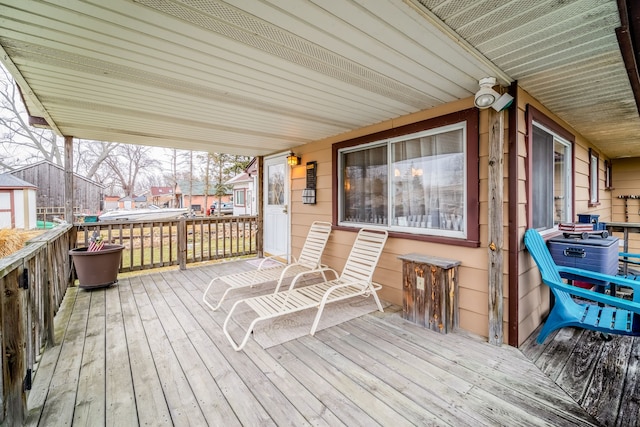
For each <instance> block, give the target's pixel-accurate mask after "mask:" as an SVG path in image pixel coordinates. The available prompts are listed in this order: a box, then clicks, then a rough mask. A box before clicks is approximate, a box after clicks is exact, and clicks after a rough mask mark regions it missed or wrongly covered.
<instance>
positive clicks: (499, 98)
mask: <svg viewBox="0 0 640 427" xmlns="http://www.w3.org/2000/svg"><path fill="white" fill-rule="evenodd" d="M478 83H479V84H480V90H479V91H477V92H476V96H475V97H474V99H473V103H474V104H475V105H476V107H478V108H479V109H481V110H484V109H485V108H489V107H491V108H493V109H494V110H496V111H502V110H505V109H507V108H509V106H510V105H511V103H512V102H513V96H511V95H509V94H508V93H504V94H502V95H500V94H499V93H498V92H496V91H495V90H493V87H494V86H495V85H496V78H495V77H485V78H483V79H480V81H479V82H478Z"/></svg>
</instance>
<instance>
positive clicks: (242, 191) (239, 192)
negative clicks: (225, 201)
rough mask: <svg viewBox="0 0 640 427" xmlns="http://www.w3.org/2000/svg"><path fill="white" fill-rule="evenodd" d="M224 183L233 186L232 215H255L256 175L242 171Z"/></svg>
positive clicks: (256, 211)
mask: <svg viewBox="0 0 640 427" xmlns="http://www.w3.org/2000/svg"><path fill="white" fill-rule="evenodd" d="M225 184H226V185H230V186H232V187H233V190H232V191H233V215H257V213H258V209H257V204H256V193H255V189H256V188H257V185H258V184H257V176H255V175H254V176H251V175H249V174H248V173H247V172H243V173H241V174H239V175H236V176H234V177H233V178H231V179H230V180H229V181H227V182H225Z"/></svg>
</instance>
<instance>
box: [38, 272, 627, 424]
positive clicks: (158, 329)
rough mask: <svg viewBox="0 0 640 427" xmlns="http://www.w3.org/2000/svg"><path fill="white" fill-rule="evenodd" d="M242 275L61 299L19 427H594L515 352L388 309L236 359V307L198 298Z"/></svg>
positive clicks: (130, 285) (193, 276) (191, 276)
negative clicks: (232, 321)
mask: <svg viewBox="0 0 640 427" xmlns="http://www.w3.org/2000/svg"><path fill="white" fill-rule="evenodd" d="M250 268H252V267H251V266H250V265H249V264H248V263H246V262H244V261H243V262H227V263H220V264H216V265H208V266H202V267H197V268H189V269H188V270H186V271H179V270H164V271H161V272H151V273H149V274H142V275H138V276H131V277H128V278H120V280H119V284H118V285H116V286H112V287H110V288H107V289H101V290H92V291H86V290H81V289H70V290H69V292H68V294H67V296H66V297H65V302H64V304H63V308H62V309H61V311H60V315H59V317H58V318H56V322H61V323H62V325H57V328H59V330H62V331H64V333H63V334H62V333H61V334H60V335H61V336H62V335H64V341H61V343H60V344H59V345H58V346H55V347H52V348H51V349H48V350H47V351H46V352H45V354H44V355H43V358H42V361H41V363H40V366H39V369H38V371H37V373H36V375H35V378H34V389H33V390H32V392H31V395H30V396H29V408H30V413H29V421H30V423H29V424H30V425H41V426H52V425H53V426H57V425H86V424H91V425H92V426H93V425H97V426H99V425H117V426H129V425H132V426H136V425H175V426H183V425H185V426H186V425H225V426H227V425H229V426H232V425H247V426H252V425H260V426H268V425H291V426H304V425H318V426H340V425H345V426H351V425H392V426H394V427H395V426H398V427H399V426H402V425H453V426H474V427H475V426H483V425H486V426H492V425H498V424H501V425H512V426H517V425H522V426H524V425H540V426H554V425H567V424H571V425H584V426H590V425H597V422H596V421H595V419H594V418H592V417H591V416H590V415H589V414H587V413H586V411H584V410H583V409H582V408H581V407H580V406H579V405H578V404H577V403H576V402H574V401H573V400H571V399H570V398H569V397H568V395H567V393H565V392H564V391H563V390H562V389H560V387H558V386H556V385H555V384H554V383H553V381H552V380H551V379H550V378H549V377H548V376H546V375H545V374H543V373H542V371H541V370H540V369H538V368H537V367H535V365H534V364H533V362H531V361H529V360H528V359H527V358H526V357H524V356H523V355H522V353H521V352H520V351H519V350H517V349H514V348H511V347H508V346H503V347H495V346H491V345H489V344H487V343H486V342H484V341H483V340H482V339H479V338H478V337H475V336H472V335H469V334H466V333H464V332H460V331H458V332H455V333H450V334H447V335H441V334H438V333H436V332H433V331H430V330H428V329H425V328H422V327H420V326H418V325H415V324H413V323H410V322H407V321H406V320H404V319H402V318H401V316H400V314H399V312H398V310H399V308H398V307H395V306H391V307H389V309H387V311H386V312H385V313H379V312H373V313H372V314H369V315H366V316H363V317H360V318H358V319H355V320H351V321H348V322H345V323H342V324H340V325H337V326H334V327H331V328H327V329H324V330H322V331H319V332H318V333H317V334H316V336H313V337H312V336H309V335H307V336H304V337H302V338H298V339H295V340H291V341H288V342H286V343H284V344H280V345H276V346H273V347H271V348H269V349H267V350H264V349H263V348H262V347H261V346H260V345H259V344H258V343H257V342H256V341H254V340H253V339H250V340H249V342H248V343H247V345H246V347H245V350H244V351H241V352H235V351H234V350H233V349H232V348H231V346H230V345H229V343H228V342H227V340H226V338H225V336H224V334H223V332H222V323H223V322H224V318H225V316H226V312H225V310H226V309H228V308H229V307H230V305H231V303H232V301H233V299H234V298H236V297H233V296H232V297H230V300H229V302H227V303H225V305H224V306H223V309H222V310H219V311H217V312H213V311H211V310H210V309H209V308H208V307H207V306H206V305H205V304H204V303H203V302H202V294H203V292H204V289H205V288H206V285H207V284H208V283H209V281H210V280H211V278H212V277H215V276H216V275H223V274H228V273H229V272H234V271H246V270H248V269H250ZM265 289H268V286H267V287H266V288H256V289H253V290H249V294H255V293H260V292H265ZM245 295H246V294H245ZM63 326H64V328H63ZM634 348H636V347H634ZM636 351H638V350H637V348H636ZM540 354H541V355H542V354H544V352H540ZM627 386H628V387H636V388H637V384H636V383H631V382H629V383H628V384H627ZM625 410H626V411H627V413H628V414H631V413H632V412H633V411H634V410H636V411H637V407H636V408H635V409H634V407H632V406H630V405H628V406H625Z"/></svg>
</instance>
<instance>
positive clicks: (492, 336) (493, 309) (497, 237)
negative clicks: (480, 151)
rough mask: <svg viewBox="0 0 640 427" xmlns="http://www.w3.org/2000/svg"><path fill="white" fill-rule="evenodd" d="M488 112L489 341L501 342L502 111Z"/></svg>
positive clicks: (497, 343)
mask: <svg viewBox="0 0 640 427" xmlns="http://www.w3.org/2000/svg"><path fill="white" fill-rule="evenodd" d="M487 111H488V112H489V236H488V237H489V343H490V344H493V345H497V346H500V345H502V343H503V340H504V338H503V331H502V329H503V328H502V316H503V312H504V307H503V305H504V304H503V291H502V286H503V281H504V275H503V259H502V245H503V237H504V236H503V232H504V221H503V211H502V209H503V199H504V192H503V191H504V182H503V180H504V169H503V167H504V146H505V145H504V112H503V111H499V112H496V111H494V110H493V109H491V108H488V109H487Z"/></svg>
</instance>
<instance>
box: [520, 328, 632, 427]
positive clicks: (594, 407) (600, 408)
mask: <svg viewBox="0 0 640 427" xmlns="http://www.w3.org/2000/svg"><path fill="white" fill-rule="evenodd" d="M540 328H541V326H540V327H539V328H538V330H537V331H535V332H534V333H533V334H532V336H531V337H530V338H529V339H528V340H527V342H526V343H525V345H523V347H522V352H523V354H525V355H527V356H528V357H530V358H531V360H532V361H534V362H535V364H536V366H538V367H539V368H540V370H541V371H542V372H544V373H546V374H548V375H549V376H550V377H551V378H553V379H554V380H555V382H556V383H557V385H558V386H559V387H560V388H561V389H563V390H565V391H566V392H567V394H568V395H569V396H571V397H572V398H573V399H574V400H575V401H576V402H579V403H580V404H581V406H582V407H583V408H584V409H585V410H586V411H587V412H588V413H589V414H592V415H593V416H594V417H595V418H596V420H597V421H598V422H599V423H600V425H603V426H618V427H627V426H629V427H636V426H637V425H638V420H640V404H639V402H640V380H639V379H638V376H637V373H638V372H639V369H640V368H639V365H640V337H625V336H611V340H610V341H606V340H603V339H602V337H601V335H600V334H599V333H598V332H593V331H586V330H582V329H577V328H563V329H561V330H559V331H557V333H556V334H555V335H552V336H549V337H548V338H547V339H546V340H545V342H544V343H542V344H538V343H536V342H535V337H537V335H538V333H539V330H540ZM558 349H559V351H557V350H558ZM554 359H556V360H554ZM559 366H562V369H560V370H559V369H558V367H559Z"/></svg>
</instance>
